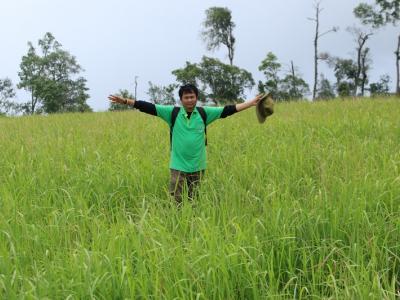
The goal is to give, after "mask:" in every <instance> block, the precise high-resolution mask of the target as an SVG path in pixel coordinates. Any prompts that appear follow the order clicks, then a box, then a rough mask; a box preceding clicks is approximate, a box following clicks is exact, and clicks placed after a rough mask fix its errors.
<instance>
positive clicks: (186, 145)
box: [156, 104, 224, 172]
mask: <svg viewBox="0 0 400 300" xmlns="http://www.w3.org/2000/svg"><path fill="white" fill-rule="evenodd" d="M203 108H204V111H205V113H206V115H207V125H210V124H211V123H212V122H214V121H215V120H217V119H219V118H220V116H221V113H222V111H223V109H224V108H223V107H207V106H205V107H203ZM173 109H174V106H172V105H158V104H156V111H157V116H158V117H160V118H161V119H163V120H164V121H165V122H167V123H168V126H169V127H171V117H172V110H173ZM206 161H207V159H206V146H205V134H204V122H203V119H202V118H201V115H200V113H199V112H198V110H197V109H194V110H193V112H192V115H191V116H190V118H188V115H187V113H186V111H185V109H184V108H183V107H181V108H180V110H179V113H178V115H177V117H176V120H175V125H174V130H173V132H172V148H171V159H170V164H169V167H170V168H171V169H175V170H179V171H183V172H197V171H200V170H205V169H206V166H207V162H206Z"/></svg>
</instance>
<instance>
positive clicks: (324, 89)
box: [316, 75, 336, 100]
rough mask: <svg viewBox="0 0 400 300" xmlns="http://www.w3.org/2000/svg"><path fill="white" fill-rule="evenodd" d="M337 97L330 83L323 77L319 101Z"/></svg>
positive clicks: (319, 87) (319, 88) (318, 96)
mask: <svg viewBox="0 0 400 300" xmlns="http://www.w3.org/2000/svg"><path fill="white" fill-rule="evenodd" d="M335 97H336V95H335V90H334V87H333V86H332V84H331V83H330V81H329V80H328V79H327V78H325V77H324V76H323V75H321V77H320V80H319V86H318V94H317V98H316V99H317V100H331V99H334V98H335Z"/></svg>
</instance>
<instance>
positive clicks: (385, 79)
mask: <svg viewBox="0 0 400 300" xmlns="http://www.w3.org/2000/svg"><path fill="white" fill-rule="evenodd" d="M389 83H390V77H389V75H387V74H386V75H382V76H381V77H380V79H379V81H378V82H375V83H371V84H370V85H369V91H370V93H371V97H377V96H389V95H390V93H389Z"/></svg>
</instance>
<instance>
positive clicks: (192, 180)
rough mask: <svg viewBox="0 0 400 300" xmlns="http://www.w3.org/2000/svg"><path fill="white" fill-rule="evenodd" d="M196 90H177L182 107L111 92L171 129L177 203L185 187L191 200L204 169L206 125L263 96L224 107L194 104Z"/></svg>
mask: <svg viewBox="0 0 400 300" xmlns="http://www.w3.org/2000/svg"><path fill="white" fill-rule="evenodd" d="M198 96H199V91H198V89H197V87H196V86H194V85H191V84H187V85H184V86H181V87H180V89H179V98H180V100H181V102H182V107H181V108H175V109H174V106H172V105H158V104H155V105H154V104H152V103H149V102H145V101H139V100H137V101H135V100H133V99H126V98H122V97H119V96H114V95H110V96H109V97H108V98H109V99H110V100H111V101H112V102H114V103H121V104H126V105H130V106H133V107H134V108H137V109H139V110H140V111H142V112H145V113H148V114H150V115H154V116H158V117H160V118H161V119H163V120H164V121H165V122H167V123H168V125H169V127H170V131H171V159H170V165H169V167H170V170H171V179H170V185H169V191H170V193H171V196H173V197H174V198H175V200H176V201H177V202H178V204H180V203H181V202H182V196H183V191H184V188H185V187H187V190H188V196H189V198H190V199H193V197H194V195H195V192H196V188H197V186H198V184H199V182H200V179H201V177H202V176H203V175H204V172H205V169H206V142H207V140H206V134H205V133H206V126H208V125H210V124H211V123H212V122H214V121H215V120H217V119H219V118H226V117H228V116H230V115H233V114H234V113H236V112H240V111H243V110H245V109H247V108H249V107H251V106H255V105H257V103H258V102H259V101H260V100H261V98H262V96H261V95H258V96H257V97H256V98H254V99H253V100H251V101H248V102H244V103H240V104H236V105H226V106H224V107H207V106H205V107H202V108H201V107H196V104H197V100H198Z"/></svg>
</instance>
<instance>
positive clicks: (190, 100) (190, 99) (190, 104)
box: [181, 92, 197, 111]
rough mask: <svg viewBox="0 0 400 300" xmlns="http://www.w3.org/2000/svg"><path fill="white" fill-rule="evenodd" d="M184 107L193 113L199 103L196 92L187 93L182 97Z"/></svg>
mask: <svg viewBox="0 0 400 300" xmlns="http://www.w3.org/2000/svg"><path fill="white" fill-rule="evenodd" d="M181 102H182V105H183V107H184V108H185V109H186V110H187V111H193V109H194V107H195V106H196V103H197V97H196V94H195V93H194V92H185V93H183V95H182V99H181Z"/></svg>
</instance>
